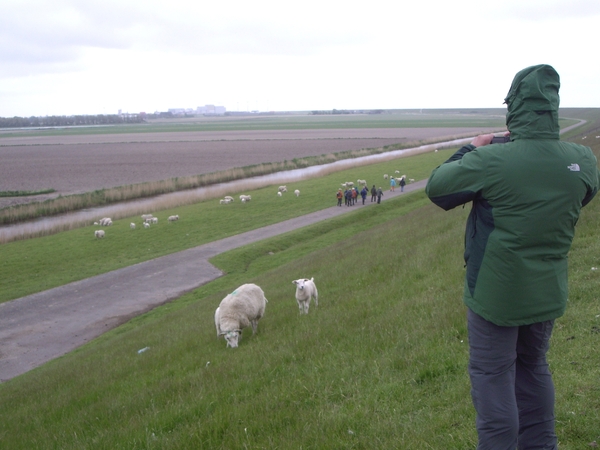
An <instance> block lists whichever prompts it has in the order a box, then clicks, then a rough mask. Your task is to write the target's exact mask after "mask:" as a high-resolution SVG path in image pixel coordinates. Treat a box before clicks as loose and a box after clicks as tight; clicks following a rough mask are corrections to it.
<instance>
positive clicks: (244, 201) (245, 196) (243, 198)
mask: <svg viewBox="0 0 600 450" xmlns="http://www.w3.org/2000/svg"><path fill="white" fill-rule="evenodd" d="M240 200H241V201H242V202H243V203H246V202H249V201H250V200H252V196H250V195H243V194H242V195H240Z"/></svg>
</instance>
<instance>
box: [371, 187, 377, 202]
mask: <svg viewBox="0 0 600 450" xmlns="http://www.w3.org/2000/svg"><path fill="white" fill-rule="evenodd" d="M376 199H377V189H375V185H373V187H372V188H371V202H374V201H375V200H376Z"/></svg>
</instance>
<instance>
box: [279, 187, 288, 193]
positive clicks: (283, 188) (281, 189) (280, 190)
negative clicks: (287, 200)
mask: <svg viewBox="0 0 600 450" xmlns="http://www.w3.org/2000/svg"><path fill="white" fill-rule="evenodd" d="M279 192H287V186H279Z"/></svg>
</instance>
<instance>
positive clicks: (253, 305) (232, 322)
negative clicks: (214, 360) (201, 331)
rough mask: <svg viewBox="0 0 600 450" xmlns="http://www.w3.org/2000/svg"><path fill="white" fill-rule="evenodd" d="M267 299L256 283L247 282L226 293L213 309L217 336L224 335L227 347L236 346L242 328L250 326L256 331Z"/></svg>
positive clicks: (253, 331) (253, 332)
mask: <svg viewBox="0 0 600 450" xmlns="http://www.w3.org/2000/svg"><path fill="white" fill-rule="evenodd" d="M266 306H267V299H266V298H265V293H264V292H263V290H262V289H261V288H260V287H258V286H257V285H256V284H252V283H247V284H243V285H241V286H240V287H238V288H237V289H236V290H235V291H233V292H232V293H231V294H228V295H227V296H226V297H225V298H224V299H223V300H221V303H220V304H219V307H218V308H217V309H216V310H215V327H216V329H217V337H220V336H225V340H226V341H227V347H231V348H236V347H237V346H238V340H239V337H240V335H241V334H242V330H243V329H244V328H246V327H248V326H252V334H255V333H256V329H257V327H258V321H259V319H260V318H262V317H263V316H264V314H265V308H266Z"/></svg>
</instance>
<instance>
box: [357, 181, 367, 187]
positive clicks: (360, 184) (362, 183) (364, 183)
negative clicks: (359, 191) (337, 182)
mask: <svg viewBox="0 0 600 450" xmlns="http://www.w3.org/2000/svg"><path fill="white" fill-rule="evenodd" d="M356 182H357V183H358V184H359V186H366V185H367V180H356Z"/></svg>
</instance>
